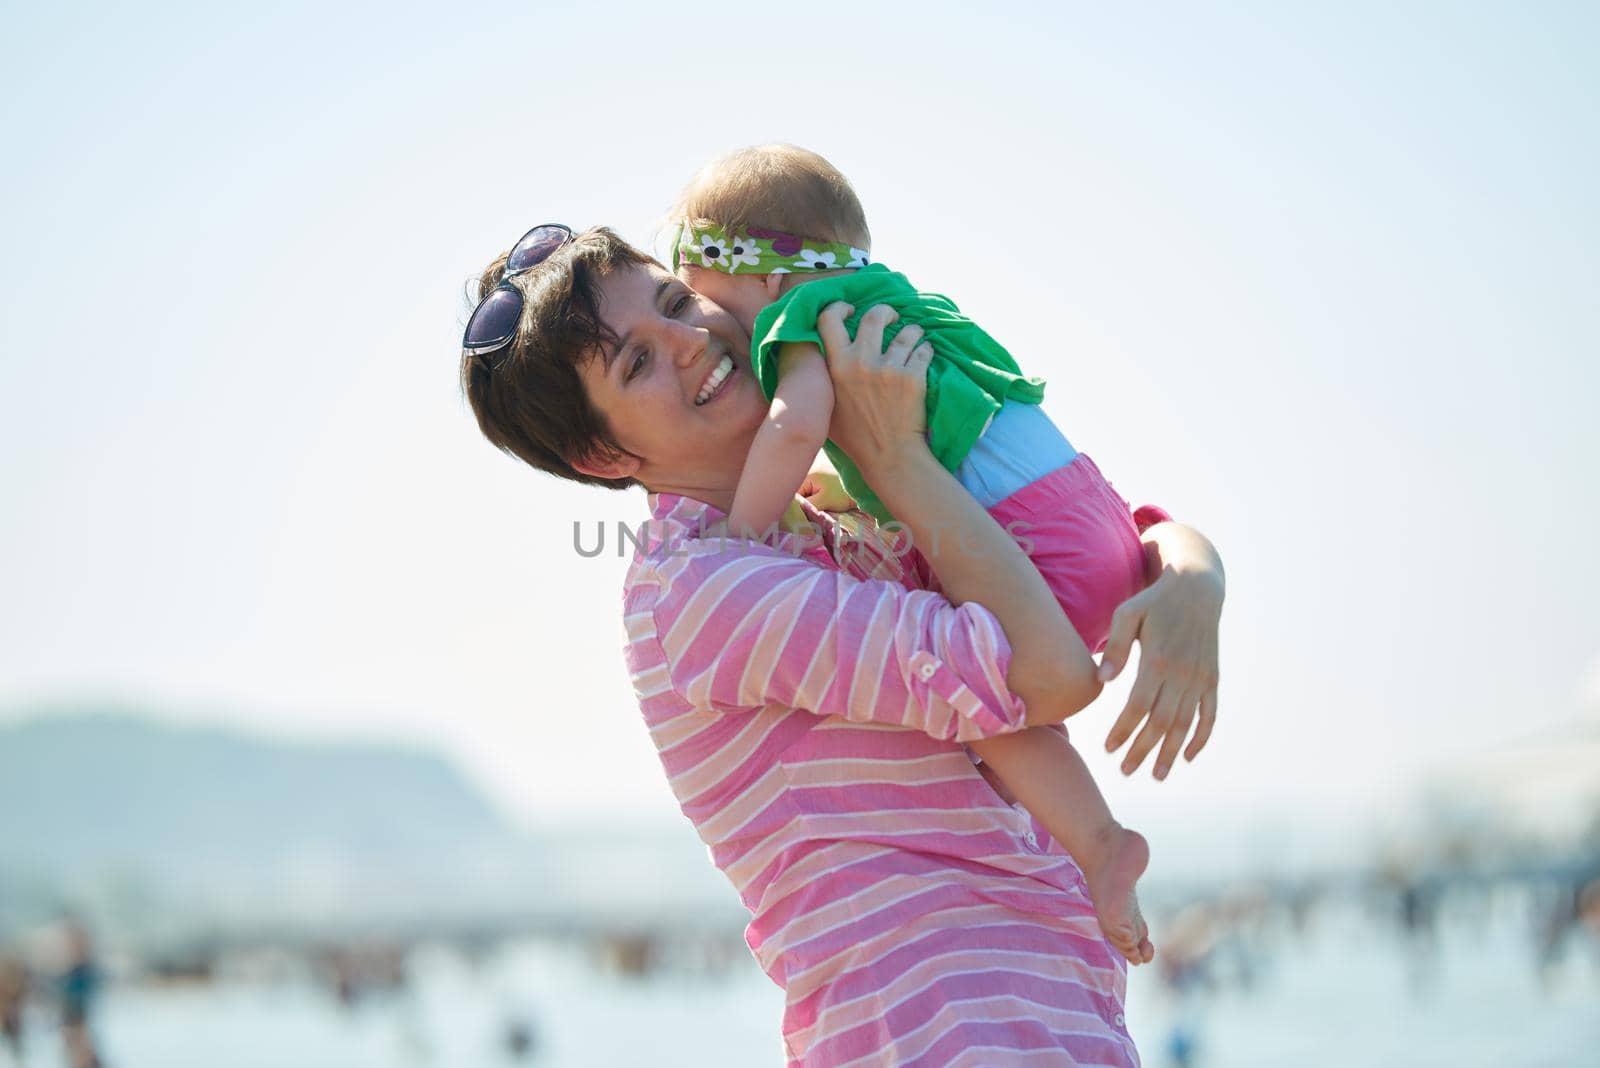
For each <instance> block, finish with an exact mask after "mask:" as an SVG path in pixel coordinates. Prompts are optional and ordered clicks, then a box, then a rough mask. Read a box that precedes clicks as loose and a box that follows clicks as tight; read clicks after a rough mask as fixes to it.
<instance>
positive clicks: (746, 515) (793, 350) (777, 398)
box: [728, 343, 833, 539]
mask: <svg viewBox="0 0 1600 1068" xmlns="http://www.w3.org/2000/svg"><path fill="white" fill-rule="evenodd" d="M832 415H833V382H832V381H831V380H830V379H829V378H828V368H827V365H826V364H824V363H823V360H822V353H821V351H819V350H818V349H817V347H816V346H815V345H810V344H805V343H800V344H795V343H790V344H786V345H783V346H782V347H780V349H779V351H778V388H777V389H776V390H775V391H774V393H773V398H772V405H771V407H770V408H768V409H767V417H766V419H765V420H763V422H762V424H761V428H760V429H759V430H757V431H756V436H755V440H754V442H753V443H752V444H751V446H750V454H749V455H748V456H747V457H746V458H745V462H744V470H743V471H742V472H741V473H740V475H739V487H738V489H737V490H735V491H734V495H733V508H732V510H731V511H730V512H729V513H728V530H729V531H730V532H732V533H733V534H734V535H736V536H740V537H751V538H757V539H760V538H761V537H763V536H764V533H765V532H766V531H767V530H769V529H771V528H772V527H774V526H775V525H777V523H778V521H779V519H780V518H781V517H782V516H783V514H784V511H785V509H787V508H788V507H789V506H790V504H791V503H793V501H794V495H795V491H796V490H798V489H799V488H800V487H801V486H802V484H803V483H804V482H805V480H806V475H807V473H808V472H809V471H810V469H811V465H812V462H813V461H814V460H815V459H816V456H817V451H818V450H819V449H821V448H822V443H823V441H824V440H826V439H827V436H828V422H829V420H830V418H831V417H832Z"/></svg>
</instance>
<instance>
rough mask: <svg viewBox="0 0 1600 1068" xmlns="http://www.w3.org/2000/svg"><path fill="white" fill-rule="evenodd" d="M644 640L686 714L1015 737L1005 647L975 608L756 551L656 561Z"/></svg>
mask: <svg viewBox="0 0 1600 1068" xmlns="http://www.w3.org/2000/svg"><path fill="white" fill-rule="evenodd" d="M669 566H670V572H671V573H670V574H668V573H663V574H662V575H660V576H659V578H658V580H657V581H658V583H659V585H658V589H659V590H660V591H661V592H660V595H659V596H658V597H657V599H656V602H655V606H654V610H653V611H654V630H655V637H656V640H657V641H658V642H659V643H660V647H661V653H662V657H663V661H664V666H665V668H666V673H667V680H668V682H669V684H670V687H671V689H672V690H673V691H674V692H675V693H676V694H677V696H678V697H679V698H680V699H682V700H683V701H685V702H686V703H688V704H689V705H690V706H691V707H694V708H698V709H702V710H706V711H710V712H717V713H744V712H751V711H754V710H756V709H759V708H762V707H764V706H767V705H772V704H781V705H786V706H788V707H791V708H797V709H802V710H804V711H807V712H811V713H814V714H816V715H819V716H840V717H842V718H844V719H847V720H851V721H852V722H858V723H869V722H870V723H881V724H885V725H889V726H895V727H906V728H910V729H913V730H919V731H922V732H923V733H925V734H928V735H930V736H931V737H934V738H940V739H943V740H946V741H957V742H965V741H971V740H973V739H976V738H987V737H991V736H993V735H998V734H1007V733H1010V732H1012V731H1017V730H1021V729H1022V728H1023V726H1024V712H1025V706H1024V704H1023V701H1022V699H1021V698H1019V697H1017V696H1016V695H1014V694H1012V693H1011V692H1010V690H1009V689H1008V688H1007V687H1006V671H1007V669H1008V668H1009V666H1010V662H1011V646H1010V643H1009V642H1007V640H1006V636H1005V632H1004V631H1003V630H1002V629H1001V627H1000V623H999V621H998V620H997V619H996V618H995V617H994V615H993V614H992V613H991V612H990V611H989V610H988V609H986V608H984V607H983V606H982V605H979V604H976V603H968V604H963V605H960V606H954V605H951V604H950V602H949V601H947V600H945V599H944V597H942V596H940V595H939V594H937V593H933V592H930V591H927V590H914V589H908V588H907V587H906V586H905V585H903V584H901V583H899V582H895V581H890V580H882V579H874V580H862V579H857V578H854V577H852V576H851V575H848V574H845V573H844V572H841V571H835V570H832V569H830V568H825V567H821V566H819V565H818V564H816V563H815V562H812V561H809V560H805V559H801V558H797V557H794V556H791V555H788V554H785V553H781V552H775V551H772V550H766V549H764V548H763V549H762V550H761V551H760V553H759V554H758V553H757V552H756V551H751V552H748V553H730V552H708V551H700V550H691V551H690V554H689V555H688V556H687V557H686V558H685V559H680V560H674V561H668V562H666V563H664V564H663V565H662V570H663V572H666V571H668V570H669Z"/></svg>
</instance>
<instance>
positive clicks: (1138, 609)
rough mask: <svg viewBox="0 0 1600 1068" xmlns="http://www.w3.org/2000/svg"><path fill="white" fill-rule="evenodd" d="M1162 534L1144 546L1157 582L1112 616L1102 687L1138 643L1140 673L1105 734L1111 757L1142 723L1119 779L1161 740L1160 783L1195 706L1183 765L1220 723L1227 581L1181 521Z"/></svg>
mask: <svg viewBox="0 0 1600 1068" xmlns="http://www.w3.org/2000/svg"><path fill="white" fill-rule="evenodd" d="M1158 530H1159V531H1160V534H1158V535H1157V536H1155V537H1152V539H1151V542H1147V544H1146V549H1147V550H1153V551H1154V554H1155V563H1156V565H1157V567H1158V568H1159V571H1158V574H1157V577H1156V579H1155V581H1154V582H1152V583H1151V584H1150V585H1149V586H1148V587H1146V588H1145V589H1144V590H1143V591H1142V592H1141V593H1138V594H1135V595H1134V596H1133V597H1130V598H1128V600H1126V601H1124V602H1123V603H1122V605H1121V606H1120V607H1119V608H1118V609H1117V611H1116V614H1115V615H1113V616H1112V617H1111V634H1110V637H1108V638H1107V639H1106V650H1105V654H1104V655H1103V656H1102V657H1101V659H1100V681H1102V682H1109V681H1110V680H1111V679H1114V678H1116V677H1117V674H1118V673H1119V672H1121V670H1122V668H1123V666H1124V665H1126V664H1127V662H1128V654H1129V653H1130V652H1131V651H1132V648H1133V643H1134V640H1135V639H1137V640H1138V641H1139V644H1140V651H1139V675H1138V677H1137V678H1136V679H1135V680H1134V683H1133V689H1132V691H1130V692H1129V694H1128V703H1127V705H1126V706H1125V707H1124V708H1123V710H1122V715H1121V716H1120V717H1118V719H1117V722H1116V723H1115V724H1114V725H1113V726H1112V728H1111V733H1110V734H1108V735H1107V736H1106V751H1107V752H1115V751H1116V750H1117V749H1118V748H1120V747H1121V746H1122V744H1123V743H1124V742H1126V741H1127V740H1128V738H1129V737H1130V736H1131V735H1132V734H1133V732H1134V729H1135V728H1137V727H1138V726H1139V724H1140V722H1141V721H1142V722H1144V729H1143V730H1141V731H1140V732H1139V736H1138V737H1137V738H1135V739H1134V742H1133V745H1132V746H1131V747H1130V748H1129V749H1128V753H1127V755H1126V756H1125V757H1124V758H1123V761H1122V773H1123V774H1124V775H1132V774H1133V773H1134V772H1135V771H1137V770H1138V769H1139V766H1140V765H1141V764H1143V763H1144V758H1145V757H1146V756H1148V755H1149V754H1150V751H1151V750H1152V749H1154V748H1155V745H1156V743H1157V742H1161V743H1162V744H1161V751H1160V753H1159V755H1158V756H1157V757H1156V762H1155V777H1156V778H1157V779H1158V780H1159V779H1165V778H1166V777H1167V773H1168V772H1169V771H1171V770H1172V765H1173V762H1174V761H1175V760H1177V757H1178V750H1179V749H1180V748H1182V747H1183V743H1184V739H1185V738H1188V735H1189V727H1190V726H1191V725H1192V724H1193V723H1194V721H1195V709H1196V707H1197V706H1198V708H1199V725H1198V726H1197V727H1195V732H1194V737H1193V739H1191V740H1190V741H1189V747H1188V748H1187V749H1185V750H1184V754H1183V756H1184V759H1185V760H1193V759H1194V758H1195V757H1196V756H1198V755H1199V754H1200V750H1201V749H1204V748H1205V744H1206V741H1207V740H1208V739H1209V738H1210V737H1211V729H1212V727H1214V726H1215V725H1216V720H1217V631H1218V627H1219V625H1220V623H1221V619H1222V599H1223V595H1224V587H1225V581H1224V576H1223V573H1222V561H1221V559H1220V558H1218V556H1217V553H1216V550H1215V549H1214V548H1213V547H1212V546H1211V543H1210V542H1209V541H1207V540H1206V539H1205V537H1204V536H1202V535H1201V534H1200V533H1199V532H1198V531H1195V530H1191V529H1190V528H1188V527H1184V526H1181V525H1180V524H1177V523H1162V524H1159V527H1152V528H1151V532H1152V533H1154V532H1157V531H1158ZM1162 535H1164V536H1162ZM1162 557H1165V558H1166V559H1165V561H1163V560H1162Z"/></svg>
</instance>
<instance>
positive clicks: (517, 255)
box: [506, 226, 572, 274]
mask: <svg viewBox="0 0 1600 1068" xmlns="http://www.w3.org/2000/svg"><path fill="white" fill-rule="evenodd" d="M571 236H572V231H571V230H568V229H567V228H566V227H565V226H536V227H534V228H533V229H532V230H529V231H528V233H527V235H526V236H524V237H523V239H522V240H521V241H518V242H517V247H516V248H514V249H512V250H511V255H510V256H509V257H507V258H506V273H507V274H515V273H516V272H517V271H526V270H527V269H528V268H529V267H533V266H536V265H538V264H541V263H543V262H544V261H545V260H547V259H549V258H550V253H552V252H554V251H555V250H556V249H558V248H560V247H561V246H562V245H565V244H566V243H567V239H568V238H569V237H571Z"/></svg>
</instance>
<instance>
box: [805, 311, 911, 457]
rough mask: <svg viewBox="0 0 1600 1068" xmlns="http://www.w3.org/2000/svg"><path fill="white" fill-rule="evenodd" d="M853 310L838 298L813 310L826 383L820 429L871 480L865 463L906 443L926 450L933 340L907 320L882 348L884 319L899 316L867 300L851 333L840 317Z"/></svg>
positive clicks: (896, 451)
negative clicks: (829, 410) (828, 405)
mask: <svg viewBox="0 0 1600 1068" xmlns="http://www.w3.org/2000/svg"><path fill="white" fill-rule="evenodd" d="M854 311H855V309H854V308H852V307H851V306H850V305H848V304H845V303H843V302H837V301H836V302H835V303H833V304H830V305H828V306H827V307H826V308H824V309H822V314H821V315H820V316H818V317H817V333H818V334H819V335H821V337H822V345H823V349H824V351H826V352H827V354H828V374H829V375H830V376H831V377H832V379H833V385H834V390H833V394H834V404H833V418H832V420H831V421H830V422H829V425H828V437H829V438H831V439H832V440H833V442H834V444H836V445H838V446H839V447H840V448H841V449H843V450H844V451H845V453H846V454H847V455H848V456H849V457H850V459H852V460H854V461H855V463H856V466H857V467H859V468H861V471H862V474H863V476H865V477H866V479H867V481H868V482H871V481H872V476H871V471H872V469H873V468H875V467H878V466H879V465H880V464H886V463H892V462H893V460H894V458H895V457H896V456H897V455H898V454H899V453H901V452H903V450H905V449H906V448H907V447H915V448H917V449H920V450H922V451H923V452H927V450H928V442H927V437H926V428H927V421H928V416H927V412H926V410H925V397H926V394H927V390H928V363H929V361H930V360H932V358H933V346H932V345H929V344H928V343H927V342H925V341H922V328H921V327H920V326H917V325H916V324H915V323H912V324H909V325H908V326H906V328H905V329H903V330H901V331H900V332H899V333H898V334H896V335H895V337H894V340H893V341H891V342H889V347H888V348H887V349H886V348H884V346H883V330H884V327H886V326H888V325H889V324H890V323H892V322H894V321H895V320H896V319H897V318H899V313H898V312H896V311H895V310H894V309H893V308H891V307H889V306H888V305H887V304H875V305H873V306H872V307H870V308H868V309H867V310H866V312H865V313H864V314H863V315H862V316H861V322H860V324H859V325H858V326H857V327H856V336H855V338H854V339H852V338H851V337H850V334H849V331H847V330H846V329H845V326H844V321H845V319H847V318H849V316H850V315H852V314H853V313H854ZM919 342H920V344H919Z"/></svg>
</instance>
